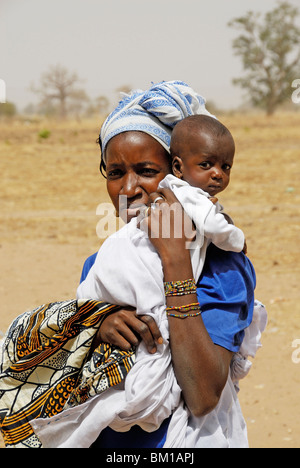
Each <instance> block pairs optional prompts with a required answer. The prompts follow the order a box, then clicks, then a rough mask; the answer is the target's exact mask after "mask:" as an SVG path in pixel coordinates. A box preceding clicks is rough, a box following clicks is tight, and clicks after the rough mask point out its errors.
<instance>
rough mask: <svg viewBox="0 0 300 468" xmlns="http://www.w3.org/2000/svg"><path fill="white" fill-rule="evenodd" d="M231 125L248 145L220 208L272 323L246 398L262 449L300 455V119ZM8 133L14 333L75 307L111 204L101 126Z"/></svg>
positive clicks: (5, 176) (7, 260)
mask: <svg viewBox="0 0 300 468" xmlns="http://www.w3.org/2000/svg"><path fill="white" fill-rule="evenodd" d="M222 120H223V122H224V123H225V124H227V125H228V126H229V128H230V129H231V130H232V133H233V135H234V137H235V139H236V143H237V156H236V162H235V166H234V170H233V174H232V182H231V185H230V187H229V188H228V189H227V191H226V192H225V193H224V194H222V196H220V201H221V202H222V203H223V204H224V205H225V206H226V209H227V211H228V212H229V213H230V214H231V215H232V217H233V218H234V220H235V222H236V224H237V225H238V226H239V227H241V228H242V229H243V230H244V232H245V234H246V236H247V240H248V255H249V257H250V258H251V260H252V261H253V263H254V265H255V268H256V272H257V291H256V297H257V298H258V299H260V300H261V301H262V302H264V304H265V305H266V307H267V309H268V314H269V324H268V327H267V330H266V332H265V334H264V336H263V340H262V341H263V348H262V349H261V350H260V351H259V353H258V355H257V358H256V359H255V360H254V363H253V368H252V370H251V372H250V374H249V376H248V377H247V378H246V379H245V380H244V381H243V382H242V385H241V392H240V396H239V398H240V402H241V405H242V409H243V412H244V416H245V419H246V421H247V425H248V432H249V440H250V446H251V447H252V448H256V447H262V448H271V447H284V448H291V447H294V448H296V447H297V448H299V447H300V427H299V416H300V400H299V386H300V363H299V364H297V363H296V361H297V359H295V358H300V320H299V319H300V305H299V299H300V297H299V296H300V293H299V282H300V266H299V250H300V249H299V234H300V210H299V205H300V185H299V177H300V162H299V155H300V152H299V148H300V133H299V127H300V114H299V113H294V114H285V115H281V114H278V115H276V116H274V117H272V118H266V117H265V116H264V115H233V116H224V117H223V119H222ZM0 128H1V132H0V173H1V192H0V193H1V198H0V216H1V223H0V259H1V270H0V275H1V276H0V293H1V309H0V330H1V331H2V332H5V331H6V329H7V327H8V326H9V324H10V323H11V321H12V319H13V318H14V317H16V316H17V315H19V314H20V313H22V312H24V311H25V310H27V309H30V308H33V307H35V306H37V305H40V304H42V303H45V302H50V301H52V300H63V299H69V298H74V297H75V292H76V287H77V285H78V282H79V278H80V272H81V268H82V264H83V262H84V260H85V258H86V257H87V256H89V255H90V254H91V253H93V252H95V251H96V250H97V249H98V248H99V246H100V244H101V239H99V238H98V237H97V235H96V225H97V223H98V221H99V216H96V207H97V205H98V204H99V203H100V202H104V201H106V202H107V201H108V197H107V195H106V191H105V183H104V181H103V180H102V178H101V177H100V176H99V175H98V160H99V153H98V148H97V145H96V143H95V141H96V138H97V135H98V130H99V122H98V121H93V120H89V121H84V122H65V123H60V124H59V123H55V122H51V121H50V122H46V121H43V122H39V121H36V122H28V121H27V122H26V121H24V122H17V121H15V122H11V123H5V122H0ZM44 129H48V130H50V131H51V134H50V136H49V137H48V138H47V139H43V138H41V137H39V135H38V134H39V132H40V131H41V130H44ZM295 340H299V344H298V346H297V348H298V349H299V353H297V348H293V343H294V344H295V343H296V342H295ZM293 353H294V355H293ZM293 356H294V359H292V358H293ZM299 360H300V359H299ZM293 361H295V362H293ZM0 446H1V447H3V443H2V441H1V442H0Z"/></svg>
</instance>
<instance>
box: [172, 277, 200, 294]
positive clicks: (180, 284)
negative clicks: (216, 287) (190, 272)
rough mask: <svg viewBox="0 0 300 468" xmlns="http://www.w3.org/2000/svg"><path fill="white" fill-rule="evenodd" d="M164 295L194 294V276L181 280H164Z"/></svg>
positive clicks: (195, 290)
mask: <svg viewBox="0 0 300 468" xmlns="http://www.w3.org/2000/svg"><path fill="white" fill-rule="evenodd" d="M164 288H165V296H166V297H168V296H184V295H186V294H195V293H196V292H197V287H196V282H195V280H194V278H191V279H187V280H183V281H165V282H164Z"/></svg>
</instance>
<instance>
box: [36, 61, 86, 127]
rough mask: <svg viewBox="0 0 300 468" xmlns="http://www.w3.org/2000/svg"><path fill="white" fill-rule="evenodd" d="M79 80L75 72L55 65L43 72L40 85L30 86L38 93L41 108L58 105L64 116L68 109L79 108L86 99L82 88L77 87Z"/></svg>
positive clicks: (60, 112)
mask: <svg viewBox="0 0 300 468" xmlns="http://www.w3.org/2000/svg"><path fill="white" fill-rule="evenodd" d="M80 81H81V80H80V79H79V78H78V76H77V74H76V73H70V72H69V71H68V70H67V69H66V68H64V67H62V66H60V65H56V66H52V67H50V69H49V71H47V72H46V73H43V75H42V76H41V79H40V87H38V88H36V87H35V86H34V85H33V86H32V91H33V92H35V93H36V94H38V95H40V97H41V101H40V105H41V107H42V108H51V109H53V108H54V107H55V106H58V112H59V115H60V116H61V117H62V118H64V117H66V116H67V114H68V112H69V111H70V110H73V111H74V109H75V110H76V111H77V110H78V109H81V107H82V104H83V103H84V102H86V101H88V96H87V95H86V93H85V91H84V90H83V89H80V88H77V87H76V86H77V84H78V83H79V82H80Z"/></svg>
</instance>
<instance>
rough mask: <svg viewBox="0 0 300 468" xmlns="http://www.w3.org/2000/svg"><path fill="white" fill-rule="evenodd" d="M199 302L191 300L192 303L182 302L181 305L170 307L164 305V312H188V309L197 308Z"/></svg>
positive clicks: (198, 307)
mask: <svg viewBox="0 0 300 468" xmlns="http://www.w3.org/2000/svg"><path fill="white" fill-rule="evenodd" d="M199 309H200V306H199V302H193V303H192V304H184V305H182V306H171V307H166V312H170V311H172V310H174V311H178V312H189V311H190V310H199Z"/></svg>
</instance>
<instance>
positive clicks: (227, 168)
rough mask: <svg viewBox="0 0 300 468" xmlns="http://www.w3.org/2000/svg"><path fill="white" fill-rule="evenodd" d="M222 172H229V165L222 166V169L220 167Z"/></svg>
mask: <svg viewBox="0 0 300 468" xmlns="http://www.w3.org/2000/svg"><path fill="white" fill-rule="evenodd" d="M222 169H223V171H230V170H231V166H230V164H224V165H223V167H222Z"/></svg>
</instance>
